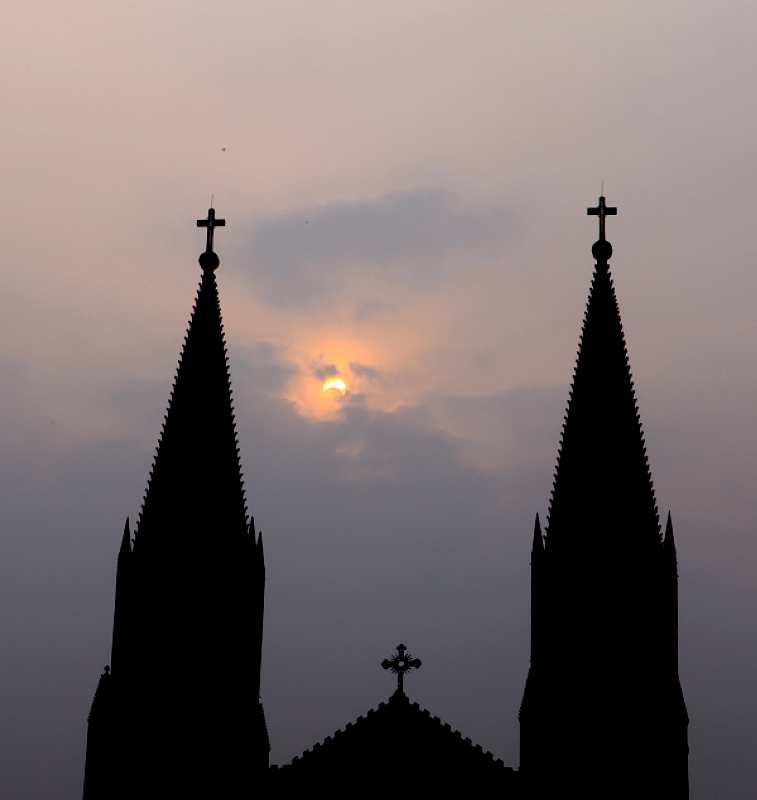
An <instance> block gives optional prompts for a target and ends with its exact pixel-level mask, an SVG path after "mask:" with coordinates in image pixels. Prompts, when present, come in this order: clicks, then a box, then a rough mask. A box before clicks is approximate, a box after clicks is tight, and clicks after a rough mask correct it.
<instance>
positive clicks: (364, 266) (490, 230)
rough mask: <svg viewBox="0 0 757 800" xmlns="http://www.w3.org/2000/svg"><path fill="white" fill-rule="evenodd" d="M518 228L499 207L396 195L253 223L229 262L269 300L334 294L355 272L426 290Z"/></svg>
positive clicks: (423, 194)
mask: <svg viewBox="0 0 757 800" xmlns="http://www.w3.org/2000/svg"><path fill="white" fill-rule="evenodd" d="M520 224H521V223H520V219H519V217H518V215H517V213H516V212H515V210H514V209H513V208H511V207H510V206H508V205H507V204H506V203H503V202H500V203H494V204H488V205H478V206H469V205H466V204H464V203H463V202H462V201H461V199H460V198H459V197H458V196H456V195H454V194H453V193H451V192H449V191H446V190H444V189H423V190H417V191H408V192H396V193H392V194H387V195H383V196H381V197H377V198H374V199H370V200H364V201H360V202H354V203H337V204H333V205H327V206H321V207H318V208H311V209H299V210H295V211H291V212H288V213H285V214H281V215H279V216H275V217H270V218H268V219H263V220H260V221H258V222H257V223H255V224H253V225H252V226H251V228H250V230H249V233H248V234H247V235H245V236H243V237H242V239H241V241H238V243H237V247H238V248H240V250H239V252H238V255H237V258H236V259H235V261H236V263H237V264H239V265H241V267H240V268H241V269H243V270H244V271H245V273H246V274H247V275H249V277H250V279H251V280H254V282H255V286H256V288H257V289H258V290H259V291H261V292H262V293H263V294H264V296H265V298H266V299H267V300H268V301H269V302H271V303H274V304H276V305H281V306H290V305H300V304H307V303H310V302H313V301H316V300H320V299H322V298H324V297H326V296H328V295H330V294H333V293H335V292H338V291H340V289H341V288H342V281H343V280H344V279H345V278H346V276H347V275H349V274H350V273H355V272H360V273H361V274H366V273H371V274H374V275H376V276H383V277H385V278H387V279H390V280H392V281H393V282H395V283H396V284H397V285H399V286H402V287H403V288H411V289H418V288H423V287H427V286H433V285H435V284H437V283H438V282H439V281H441V280H443V279H444V277H445V276H446V275H447V273H448V272H449V269H450V265H451V264H452V263H453V262H454V260H455V257H456V256H461V255H463V254H465V257H466V258H470V257H474V258H475V257H477V256H481V255H491V254H493V253H496V252H498V251H500V250H501V249H502V248H503V247H505V246H506V245H507V244H508V243H509V242H510V241H512V239H513V238H514V237H515V236H516V235H517V233H518V231H519V229H520Z"/></svg>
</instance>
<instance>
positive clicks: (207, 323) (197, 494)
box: [135, 209, 247, 548]
mask: <svg viewBox="0 0 757 800" xmlns="http://www.w3.org/2000/svg"><path fill="white" fill-rule="evenodd" d="M208 217H209V220H211V222H212V223H213V224H211V226H210V230H209V234H208V249H206V251H205V252H204V253H203V254H202V256H201V257H200V264H201V266H202V268H203V272H202V278H201V280H200V285H199V289H198V291H197V296H196V299H195V305H194V308H193V310H192V316H191V318H190V321H189V327H188V329H187V334H186V337H185V339H184V346H183V348H182V351H181V355H180V356H179V365H178V369H177V371H176V378H175V380H174V384H173V389H172V391H171V396H170V399H169V402H168V410H167V412H166V415H165V418H164V421H163V427H162V431H161V435H160V440H159V442H158V448H157V452H156V454H155V459H154V461H153V467H152V471H151V473H150V478H149V480H148V483H147V490H146V492H145V497H144V502H143V505H142V510H141V513H140V515H139V519H138V522H137V528H136V534H135V547H137V548H138V547H142V546H144V544H145V543H146V540H147V541H149V542H150V544H153V543H155V542H157V541H159V540H162V541H168V540H173V538H174V537H178V538H180V539H184V540H186V536H187V535H188V531H200V532H202V531H205V532H209V531H210V530H212V531H216V530H219V531H222V532H223V531H225V532H232V531H233V532H239V535H240V536H242V535H244V534H245V532H246V530H247V507H246V502H245V496H244V487H243V482H242V470H241V465H240V460H239V448H238V445H237V432H236V424H235V421H234V407H233V403H232V397H231V381H230V378H229V367H228V357H227V355H226V341H225V337H224V330H223V322H222V319H221V307H220V302H219V297H218V286H217V284H216V277H215V269H216V267H217V266H218V257H217V256H216V254H215V253H214V252H213V251H212V249H211V248H212V235H211V234H212V228H213V227H214V225H217V224H223V221H222V220H218V221H216V220H215V215H214V212H213V210H212V209H211V210H210V212H209V214H208ZM203 222H206V221H203ZM204 227H208V226H207V225H205V226H204Z"/></svg>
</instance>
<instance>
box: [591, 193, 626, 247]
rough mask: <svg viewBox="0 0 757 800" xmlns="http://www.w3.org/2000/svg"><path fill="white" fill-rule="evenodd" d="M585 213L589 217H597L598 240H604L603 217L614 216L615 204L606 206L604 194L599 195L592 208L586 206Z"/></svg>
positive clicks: (615, 211) (615, 212) (616, 210)
mask: <svg viewBox="0 0 757 800" xmlns="http://www.w3.org/2000/svg"><path fill="white" fill-rule="evenodd" d="M586 213H587V214H588V215H589V216H590V217H599V241H600V242H604V241H605V217H614V216H615V215H616V214H617V213H618V209H617V208H616V207H615V206H608V205H607V204H606V203H605V196H604V195H601V196H600V198H599V203H598V204H597V205H596V206H594V207H593V208H587V209H586Z"/></svg>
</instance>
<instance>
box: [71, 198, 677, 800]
mask: <svg viewBox="0 0 757 800" xmlns="http://www.w3.org/2000/svg"><path fill="white" fill-rule="evenodd" d="M588 213H589V214H591V215H596V216H597V217H598V219H599V239H598V240H597V241H596V242H595V243H594V245H593V247H592V254H593V256H594V259H595V262H596V264H595V268H594V275H593V278H592V283H591V290H590V293H589V299H588V303H587V307H586V313H585V316H584V321H583V329H582V332H581V337H580V342H579V348H578V358H577V361H576V367H575V371H574V375H573V382H572V387H571V391H570V397H569V401H568V408H567V411H566V414H565V421H564V424H563V431H562V436H561V439H560V444H559V448H558V457H557V466H556V469H555V476H554V484H553V488H552V493H551V498H550V504H549V514H548V523H547V526H546V530H545V533H544V534H543V533H542V529H541V524H540V520H539V517H538V515H537V517H536V523H535V526H534V533H533V547H532V554H531V661H530V668H529V671H528V676H527V678H526V684H525V691H524V695H523V702H522V704H521V708H520V715H519V719H520V741H521V747H520V766H519V769H513V768H509V767H506V766H505V765H504V764H503V763H502V761H500V760H498V759H496V758H495V757H494V756H493V755H492V754H491V753H488V752H486V751H484V750H483V749H482V748H481V747H480V746H478V745H474V744H473V743H472V742H471V740H470V739H468V738H465V737H463V736H462V735H461V734H460V733H459V732H458V731H455V730H453V729H452V728H451V727H450V726H449V725H448V724H446V723H443V722H442V721H441V720H440V719H438V718H437V717H434V716H432V715H431V714H430V713H429V711H427V710H425V709H422V708H420V707H419V705H418V704H417V703H414V702H412V701H411V700H410V699H409V698H408V696H407V694H406V693H405V686H404V680H405V675H406V674H407V673H408V672H409V671H411V670H415V669H418V668H419V667H420V666H421V662H420V660H419V659H417V658H414V657H413V656H412V654H411V653H410V652H408V649H407V647H406V646H405V645H404V644H399V645H398V646H397V648H396V652H395V653H394V654H393V655H392V656H391V657H389V658H387V659H385V660H384V662H382V664H381V666H383V667H384V668H385V669H387V670H390V671H391V672H392V673H393V674H394V675H396V677H397V688H396V691H395V692H394V693H393V694H392V695H391V696H390V697H389V698H388V700H387V701H386V702H384V703H381V704H380V705H379V706H378V707H377V708H375V709H372V710H370V711H368V712H367V713H366V714H365V715H364V716H362V717H359V718H358V719H357V720H355V721H354V722H350V723H348V724H347V725H346V726H345V727H344V728H343V729H342V730H340V731H337V732H336V733H334V734H333V735H332V736H328V737H327V738H326V739H325V740H324V741H322V742H320V743H317V744H315V745H314V746H313V747H312V748H311V749H309V750H307V751H306V752H305V753H303V754H302V755H301V756H299V757H297V758H295V759H294V760H293V761H292V762H291V763H289V764H286V765H282V766H272V765H270V763H269V753H270V743H269V739H268V732H267V728H266V721H265V714H264V710H263V705H262V701H261V699H260V667H261V652H262V639H263V607H264V586H265V561H264V555H263V540H262V536H261V535H259V534H258V533H257V532H256V530H255V524H254V521H253V519H252V517H251V516H249V515H248V510H247V505H246V501H245V494H244V487H243V482H242V474H241V469H240V461H239V448H238V445H237V435H236V427H235V422H234V408H233V403H232V399H231V383H230V377H229V367H228V358H227V355H226V343H225V336H224V330H223V323H222V319H221V309H220V302H219V296H218V287H217V284H216V277H215V271H216V269H217V268H218V265H219V259H218V256H217V255H216V253H215V252H214V249H213V237H214V230H215V228H216V227H219V226H223V225H225V221H224V220H222V219H217V218H216V216H215V211H214V209H213V208H211V209H209V211H208V216H207V219H204V220H198V223H197V224H198V226H200V227H204V228H206V231H207V242H206V249H205V251H204V252H203V253H202V255H201V256H200V266H201V268H202V276H201V280H200V286H199V289H198V292H197V297H196V300H195V305H194V309H193V311H192V315H191V319H190V322H189V327H188V330H187V334H186V337H185V340H184V345H183V348H182V352H181V355H180V357H179V365H178V369H177V372H176V377H175V380H174V384H173V389H172V392H171V396H170V399H169V402H168V410H167V412H166V415H165V419H164V422H163V426H162V430H161V434H160V439H159V442H158V447H157V452H156V455H155V459H154V462H153V467H152V471H151V473H150V476H149V479H148V482H147V490H146V492H145V496H144V500H143V503H142V509H141V512H140V515H139V517H138V519H137V523H136V526H135V530H134V535H133V536H132V533H131V530H130V526H129V521H128V519H127V522H126V526H125V529H124V533H123V538H122V541H121V548H120V551H119V554H118V562H117V575H116V591H115V612H114V618H113V641H112V647H111V663H110V666H109V667H106V668H105V671H104V673H103V675H102V676H101V677H100V680H99V683H98V685H97V689H96V691H95V696H94V699H93V702H92V707H91V711H90V715H89V725H88V732H87V752H86V764H85V777H84V800H125V798H133V797H139V798H179V797H207V798H210V797H212V798H216V797H219V798H220V797H250V798H252V797H255V796H260V795H261V794H268V795H270V796H274V794H275V793H276V792H286V791H290V790H298V789H299V790H304V791H307V792H318V793H320V792H328V793H329V794H330V795H331V796H336V797H341V796H344V797H346V796H350V797H353V796H355V795H356V794H357V795H360V794H363V795H365V794H371V793H373V792H376V791H385V792H392V793H395V794H407V793H409V792H411V791H412V792H416V793H417V792H424V793H432V792H433V793H438V794H443V793H445V792H450V793H451V791H453V790H454V791H456V792H459V791H464V792H465V793H466V794H467V795H469V796H479V795H480V796H483V795H484V794H487V795H488V794H489V793H496V794H498V796H501V797H504V798H557V797H582V798H592V799H595V798H596V800H599V798H608V799H609V798H629V799H630V798H642V797H660V798H663V797H664V798H671V799H674V800H683V798H688V795H689V785H688V738H687V736H688V733H687V732H688V723H689V719H688V714H687V711H686V704H685V701H684V698H683V692H682V690H681V685H680V682H679V678H678V577H677V566H676V549H675V544H674V541H673V525H672V522H671V518H670V514H668V517H667V523H666V525H665V530H664V533H662V531H661V526H660V519H659V514H658V510H657V505H656V502H655V496H654V489H653V485H652V479H651V474H650V470H649V464H648V461H647V456H646V449H645V445H644V437H643V433H642V428H641V422H640V419H639V412H638V409H637V405H636V398H635V393H634V387H633V381H632V378H631V372H630V366H629V361H628V353H627V350H626V345H625V339H624V335H623V328H622V324H621V320H620V312H619V308H618V302H617V299H616V296H615V289H614V286H613V282H612V277H611V275H610V268H609V260H610V257H611V255H612V246H611V245H610V243H609V242H608V241H607V239H606V237H605V218H606V216H607V215H613V214H616V213H617V210H616V209H615V208H610V207H608V206H607V204H606V201H605V198H604V197H603V196H602V197H600V198H599V203H598V205H597V206H596V207H594V208H590V209H588ZM188 654H191V657H187V656H188Z"/></svg>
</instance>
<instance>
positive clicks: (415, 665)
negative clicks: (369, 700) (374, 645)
mask: <svg viewBox="0 0 757 800" xmlns="http://www.w3.org/2000/svg"><path fill="white" fill-rule="evenodd" d="M421 663H422V662H421V660H420V658H413V657H412V656H411V655H410V653H408V652H407V647H405V645H404V644H398V645H397V652H396V653H395V654H394V655H393V656H392V657H391V658H385V659H384V660H383V661H382V662H381V666H382V667H383V668H384V669H389V670H391V671H392V672H393V673H394V674H395V675H396V676H397V691H398V692H400V693H401V694H404V689H405V673H406V672H410V670H411V669H419V668H420V666H421Z"/></svg>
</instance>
